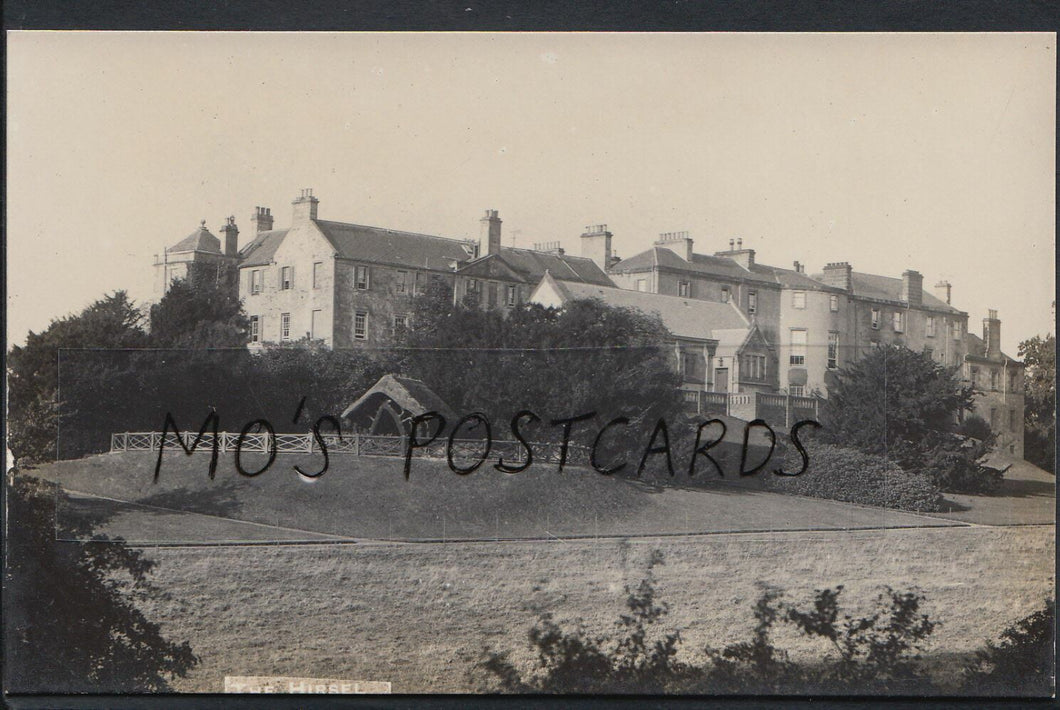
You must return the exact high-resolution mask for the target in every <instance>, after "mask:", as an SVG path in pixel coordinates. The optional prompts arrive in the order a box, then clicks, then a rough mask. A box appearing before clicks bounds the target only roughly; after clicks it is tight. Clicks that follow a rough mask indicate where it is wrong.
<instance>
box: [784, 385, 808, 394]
mask: <svg viewBox="0 0 1060 710" xmlns="http://www.w3.org/2000/svg"><path fill="white" fill-rule="evenodd" d="M805 392H806V387H805V386H804V385H791V386H790V387H788V394H790V395H791V396H792V397H803V396H805V394H804V393H805Z"/></svg>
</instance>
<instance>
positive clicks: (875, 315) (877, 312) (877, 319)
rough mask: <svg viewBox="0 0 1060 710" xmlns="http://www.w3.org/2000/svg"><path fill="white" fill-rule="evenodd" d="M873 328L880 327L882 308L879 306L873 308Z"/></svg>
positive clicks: (877, 328)
mask: <svg viewBox="0 0 1060 710" xmlns="http://www.w3.org/2000/svg"><path fill="white" fill-rule="evenodd" d="M872 329H873V330H879V329H880V309H879V308H873V309H872Z"/></svg>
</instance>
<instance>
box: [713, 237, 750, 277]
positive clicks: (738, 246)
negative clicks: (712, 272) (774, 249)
mask: <svg viewBox="0 0 1060 710" xmlns="http://www.w3.org/2000/svg"><path fill="white" fill-rule="evenodd" d="M734 245H735V248H734ZM714 256H727V257H729V258H730V259H732V260H733V261H735V262H736V263H737V264H739V265H740V266H742V267H743V268H745V269H747V270H748V271H750V270H751V267H752V266H754V265H755V250H754V249H744V248H743V237H737V238H736V239H730V240H729V251H718V252H714Z"/></svg>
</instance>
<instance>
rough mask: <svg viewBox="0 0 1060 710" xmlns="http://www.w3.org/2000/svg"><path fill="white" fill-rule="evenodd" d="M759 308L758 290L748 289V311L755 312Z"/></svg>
mask: <svg viewBox="0 0 1060 710" xmlns="http://www.w3.org/2000/svg"><path fill="white" fill-rule="evenodd" d="M757 310H758V292H757V291H748V292H747V312H748V313H754V312H755V311H757Z"/></svg>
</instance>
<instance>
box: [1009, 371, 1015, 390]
mask: <svg viewBox="0 0 1060 710" xmlns="http://www.w3.org/2000/svg"><path fill="white" fill-rule="evenodd" d="M1008 391H1009V392H1015V391H1016V371H1015V370H1013V371H1011V372H1009V373H1008Z"/></svg>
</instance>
